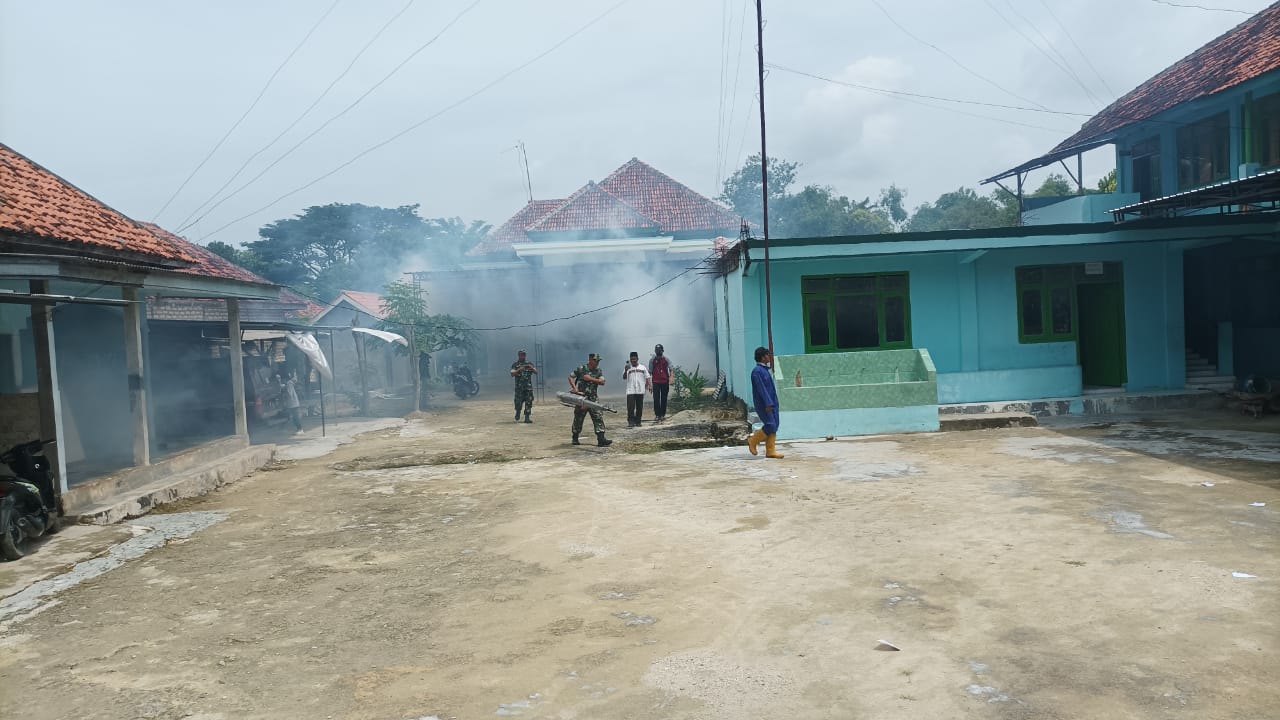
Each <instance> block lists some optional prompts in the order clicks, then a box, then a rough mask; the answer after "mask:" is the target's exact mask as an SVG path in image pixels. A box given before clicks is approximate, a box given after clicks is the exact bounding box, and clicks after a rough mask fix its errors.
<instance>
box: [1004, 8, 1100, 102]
mask: <svg viewBox="0 0 1280 720" xmlns="http://www.w3.org/2000/svg"><path fill="white" fill-rule="evenodd" d="M983 2H985V3H986V4H987V7H989V8H991V12H993V13H995V14H996V15H997V16H999V18H1000V19H1001V20H1003V21H1004V23H1005V24H1006V25H1008V26H1009V28H1010V29H1012V30H1013V31H1014V32H1016V33H1018V35H1019V36H1020V37H1021V38H1022V39H1023V40H1026V41H1027V43H1028V44H1029V45H1031V47H1033V48H1035V49H1036V50H1037V51H1038V52H1039V53H1040V54H1041V55H1043V56H1044V57H1045V58H1046V59H1047V60H1048V61H1049V62H1050V63H1052V64H1053V66H1054V67H1056V68H1058V69H1059V70H1061V71H1062V72H1063V73H1064V74H1065V75H1066V76H1067V77H1069V78H1071V79H1072V80H1074V81H1075V83H1076V85H1079V86H1080V89H1081V90H1083V91H1084V94H1085V96H1086V97H1088V98H1089V100H1091V101H1092V102H1093V104H1094V105H1096V106H1098V107H1099V108H1101V107H1102V105H1103V104H1104V103H1103V102H1102V101H1101V100H1099V99H1098V96H1097V95H1094V94H1093V91H1092V90H1090V89H1089V86H1087V85H1085V84H1084V81H1083V80H1081V79H1080V76H1079V75H1077V74H1076V71H1075V70H1072V69H1071V66H1070V64H1068V63H1067V62H1066V58H1062V62H1059V61H1058V59H1057V58H1055V57H1053V55H1050V54H1049V50H1053V52H1055V53H1057V54H1058V56H1059V57H1061V56H1062V53H1058V51H1057V49H1056V48H1054V47H1053V43H1051V42H1049V39H1048V38H1046V37H1045V36H1044V33H1042V32H1040V29H1039V28H1037V27H1036V26H1035V23H1033V22H1031V21H1030V20H1028V19H1027V18H1026V17H1025V16H1024V15H1022V13H1020V12H1018V9H1017V8H1016V7H1014V6H1013V4H1012V3H1010V2H1009V1H1008V0H1005V4H1006V5H1008V6H1009V9H1010V10H1011V11H1012V12H1013V14H1014V15H1015V16H1016V17H1017V18H1018V19H1019V20H1021V21H1022V22H1024V23H1026V24H1027V25H1029V26H1030V27H1031V30H1032V31H1033V32H1034V33H1035V34H1036V35H1038V36H1039V37H1040V39H1041V40H1043V41H1044V43H1045V45H1046V46H1048V48H1049V50H1046V49H1045V48H1044V47H1042V46H1041V45H1040V43H1037V42H1036V41H1034V40H1032V39H1031V36H1029V35H1027V34H1026V33H1025V32H1023V31H1022V28H1020V27H1018V26H1017V25H1016V24H1015V23H1014V22H1013V21H1012V20H1010V19H1009V18H1007V17H1005V15H1004V13H1003V12H1001V10H1000V8H998V7H996V5H995V3H993V2H991V0H983Z"/></svg>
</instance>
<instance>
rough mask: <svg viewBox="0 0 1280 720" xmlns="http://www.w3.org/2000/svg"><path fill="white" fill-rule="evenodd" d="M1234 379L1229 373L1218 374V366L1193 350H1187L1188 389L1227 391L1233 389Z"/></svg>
mask: <svg viewBox="0 0 1280 720" xmlns="http://www.w3.org/2000/svg"><path fill="white" fill-rule="evenodd" d="M1235 386H1236V379H1235V378H1234V377H1232V376H1230V375H1219V374H1218V368H1217V366H1216V365H1213V364H1212V363H1210V362H1209V361H1208V360H1206V359H1204V358H1203V357H1201V356H1200V354H1199V353H1197V352H1196V351H1194V350H1187V384H1186V388H1187V389H1188V390H1212V391H1214V392H1227V391H1230V390H1233V389H1235Z"/></svg>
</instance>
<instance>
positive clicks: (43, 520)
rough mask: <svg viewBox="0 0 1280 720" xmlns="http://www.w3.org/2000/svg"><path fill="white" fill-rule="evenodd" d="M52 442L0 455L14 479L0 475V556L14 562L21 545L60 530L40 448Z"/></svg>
mask: <svg viewBox="0 0 1280 720" xmlns="http://www.w3.org/2000/svg"><path fill="white" fill-rule="evenodd" d="M52 442H53V440H32V441H31V442H26V443H22V444H21V445H15V446H14V447H12V448H10V449H9V450H7V451H5V452H4V454H0V463H4V464H5V465H7V466H9V470H10V471H12V472H13V474H14V475H15V476H16V477H9V476H5V475H0V555H4V558H5V559H6V560H17V559H18V558H21V557H22V556H23V555H25V554H26V551H25V549H24V545H26V542H27V540H33V539H35V538H38V537H40V536H41V535H45V534H49V535H52V534H53V533H56V532H58V531H59V530H61V529H62V519H61V518H59V517H58V507H57V501H56V500H55V498H54V488H53V471H52V469H51V468H50V466H49V459H48V458H46V457H45V456H44V446H45V445H49V444H50V443H52Z"/></svg>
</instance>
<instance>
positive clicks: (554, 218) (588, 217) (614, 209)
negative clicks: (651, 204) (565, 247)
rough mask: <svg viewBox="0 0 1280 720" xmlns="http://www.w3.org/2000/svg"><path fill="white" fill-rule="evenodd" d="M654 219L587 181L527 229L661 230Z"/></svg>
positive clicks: (533, 230) (559, 230)
mask: <svg viewBox="0 0 1280 720" xmlns="http://www.w3.org/2000/svg"><path fill="white" fill-rule="evenodd" d="M661 229H662V226H661V225H660V224H659V223H658V222H656V221H655V220H653V219H652V218H648V217H645V216H644V215H643V214H641V213H640V212H639V211H638V210H636V209H635V208H633V207H631V206H630V205H628V204H626V203H625V202H623V201H622V200H620V199H619V198H617V197H615V196H613V195H612V194H610V193H609V191H608V190H605V189H604V188H602V187H600V186H599V185H597V184H595V183H594V182H589V183H587V184H586V185H585V186H584V187H583V188H581V189H580V190H578V192H576V193H574V194H572V195H570V196H569V199H567V200H565V201H564V202H563V203H561V204H560V206H559V207H557V208H556V209H555V210H552V211H551V212H549V213H547V214H546V216H544V217H543V218H542V219H541V220H539V221H538V222H536V223H534V224H532V225H530V226H529V227H528V228H526V232H592V231H609V230H617V231H623V232H625V231H627V230H640V231H650V232H655V233H656V232H658V231H660V230H661Z"/></svg>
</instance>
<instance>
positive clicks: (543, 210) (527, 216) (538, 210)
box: [467, 200, 564, 255]
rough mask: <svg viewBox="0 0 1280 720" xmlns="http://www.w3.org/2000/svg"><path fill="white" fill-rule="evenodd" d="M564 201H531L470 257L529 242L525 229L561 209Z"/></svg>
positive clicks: (495, 230)
mask: <svg viewBox="0 0 1280 720" xmlns="http://www.w3.org/2000/svg"><path fill="white" fill-rule="evenodd" d="M563 203H564V200H531V201H530V202H529V203H528V204H527V205H525V206H524V207H522V208H520V212H518V213H516V214H515V215H513V216H512V217H511V219H510V220H507V221H506V222H504V223H502V224H501V225H499V226H498V227H497V228H495V229H494V230H493V231H492V232H490V233H489V238H488V239H487V240H485V241H484V242H483V243H480V244H479V245H477V246H476V247H475V248H472V250H471V252H469V253H467V254H468V255H487V254H489V253H492V252H497V251H498V250H501V249H503V248H505V247H508V246H510V245H511V244H512V243H526V242H529V236H528V235H527V234H525V228H527V227H529V226H530V225H532V224H534V223H536V222H538V221H539V220H541V219H542V218H544V217H546V216H547V214H548V213H550V212H551V211H552V210H555V209H556V208H558V207H560V205H562V204H563Z"/></svg>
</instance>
